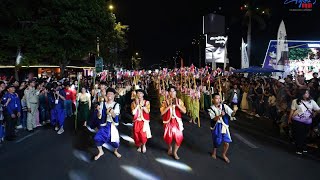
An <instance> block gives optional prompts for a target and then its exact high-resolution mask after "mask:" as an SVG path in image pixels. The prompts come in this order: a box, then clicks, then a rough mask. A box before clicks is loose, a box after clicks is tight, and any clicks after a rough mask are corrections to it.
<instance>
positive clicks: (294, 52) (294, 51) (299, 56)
mask: <svg viewBox="0 0 320 180" xmlns="http://www.w3.org/2000/svg"><path fill="white" fill-rule="evenodd" d="M309 53H312V51H311V50H310V49H307V48H289V59H291V60H304V59H306V58H308V55H309Z"/></svg>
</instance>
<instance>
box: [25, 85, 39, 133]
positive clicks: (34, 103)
mask: <svg viewBox="0 0 320 180" xmlns="http://www.w3.org/2000/svg"><path fill="white" fill-rule="evenodd" d="M35 86H36V82H35V80H34V79H32V80H31V81H30V82H29V87H28V88H27V89H26V90H25V91H24V94H25V98H26V102H27V108H28V114H27V130H28V131H29V132H32V131H33V129H34V128H36V127H37V124H36V119H37V118H39V117H37V115H38V116H39V112H38V108H39V91H37V90H36V89H35Z"/></svg>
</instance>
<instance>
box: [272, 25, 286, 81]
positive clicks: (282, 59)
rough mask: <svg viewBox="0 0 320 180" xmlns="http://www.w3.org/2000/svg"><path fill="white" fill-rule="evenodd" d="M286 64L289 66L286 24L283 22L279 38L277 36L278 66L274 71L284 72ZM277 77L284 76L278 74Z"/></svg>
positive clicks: (276, 65)
mask: <svg viewBox="0 0 320 180" xmlns="http://www.w3.org/2000/svg"><path fill="white" fill-rule="evenodd" d="M285 63H286V64H287V65H286V66H288V42H287V33H286V27H285V25H284V22H283V21H281V23H280V26H279V29H278V36H277V64H275V66H274V69H277V70H283V71H284V67H285ZM276 76H277V77H278V76H281V77H282V76H283V75H282V73H276Z"/></svg>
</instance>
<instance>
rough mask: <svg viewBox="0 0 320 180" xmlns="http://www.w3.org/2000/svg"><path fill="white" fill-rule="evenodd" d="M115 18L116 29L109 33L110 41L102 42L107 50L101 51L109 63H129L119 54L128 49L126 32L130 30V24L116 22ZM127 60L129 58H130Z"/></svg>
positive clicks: (103, 47)
mask: <svg viewBox="0 0 320 180" xmlns="http://www.w3.org/2000/svg"><path fill="white" fill-rule="evenodd" d="M113 20H114V30H113V31H111V32H110V33H109V34H108V37H109V39H108V41H107V42H105V43H104V44H102V49H105V51H102V52H101V55H102V56H104V57H105V59H106V61H107V63H108V64H110V65H111V64H117V65H119V64H123V63H127V62H125V60H124V59H121V57H119V54H120V53H121V52H123V51H124V50H125V49H127V47H128V44H127V37H126V32H127V31H128V30H129V26H127V25H122V24H121V23H120V22H118V23H116V22H115V17H114V18H113ZM126 60H129V59H128V58H127V59H126Z"/></svg>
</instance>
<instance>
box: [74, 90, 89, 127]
mask: <svg viewBox="0 0 320 180" xmlns="http://www.w3.org/2000/svg"><path fill="white" fill-rule="evenodd" d="M77 101H78V104H79V105H78V114H77V118H78V122H79V124H80V125H83V126H87V122H88V120H89V116H90V109H91V97H90V94H89V93H88V92H87V89H86V88H85V87H82V88H81V93H79V94H78V95H77Z"/></svg>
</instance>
